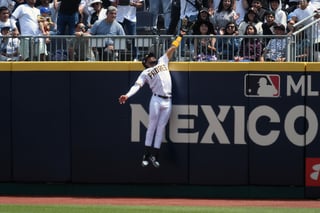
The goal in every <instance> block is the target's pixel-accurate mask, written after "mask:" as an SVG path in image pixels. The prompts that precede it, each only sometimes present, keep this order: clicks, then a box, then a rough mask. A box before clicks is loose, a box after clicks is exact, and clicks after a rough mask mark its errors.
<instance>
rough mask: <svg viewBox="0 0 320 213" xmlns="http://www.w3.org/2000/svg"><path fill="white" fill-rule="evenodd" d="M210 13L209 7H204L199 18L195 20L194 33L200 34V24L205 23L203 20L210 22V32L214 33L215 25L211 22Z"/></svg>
mask: <svg viewBox="0 0 320 213" xmlns="http://www.w3.org/2000/svg"><path fill="white" fill-rule="evenodd" d="M209 17H210V14H209V12H208V9H207V8H205V7H204V8H202V9H201V10H200V12H199V14H198V18H197V20H196V21H195V23H194V25H193V27H192V31H193V34H194V35H199V34H200V31H199V29H200V25H201V24H203V22H204V21H205V22H208V24H209V25H208V27H209V29H208V30H209V32H210V34H213V33H214V27H213V24H212V23H211V22H210V18H209Z"/></svg>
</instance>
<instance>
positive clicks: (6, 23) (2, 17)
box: [0, 7, 18, 36]
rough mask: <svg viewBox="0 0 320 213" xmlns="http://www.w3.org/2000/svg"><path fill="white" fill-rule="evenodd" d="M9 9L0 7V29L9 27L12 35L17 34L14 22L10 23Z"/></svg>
mask: <svg viewBox="0 0 320 213" xmlns="http://www.w3.org/2000/svg"><path fill="white" fill-rule="evenodd" d="M9 17H10V11H9V9H8V8H7V7H0V29H1V28H2V27H10V30H11V31H12V33H11V34H12V35H13V36H17V35H18V34H17V33H18V29H17V27H16V25H15V23H11V21H10V18H9Z"/></svg>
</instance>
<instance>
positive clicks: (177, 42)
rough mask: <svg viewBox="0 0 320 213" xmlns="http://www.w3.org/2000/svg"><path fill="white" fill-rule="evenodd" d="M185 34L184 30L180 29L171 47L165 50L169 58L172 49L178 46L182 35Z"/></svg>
mask: <svg viewBox="0 0 320 213" xmlns="http://www.w3.org/2000/svg"><path fill="white" fill-rule="evenodd" d="M185 34H186V32H184V31H182V30H181V31H180V34H179V35H178V37H177V38H176V39H175V40H174V41H173V42H172V43H171V47H170V48H169V49H168V50H167V52H166V54H167V57H168V58H169V60H170V59H171V58H172V56H173V53H174V51H175V50H176V49H177V48H178V47H179V45H180V42H181V40H182V37H183V36H184V35H185Z"/></svg>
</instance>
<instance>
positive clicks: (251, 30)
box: [234, 24, 263, 61]
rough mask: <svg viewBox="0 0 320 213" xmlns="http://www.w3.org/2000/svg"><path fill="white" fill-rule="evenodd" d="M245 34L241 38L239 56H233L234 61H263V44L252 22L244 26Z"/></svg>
mask: <svg viewBox="0 0 320 213" xmlns="http://www.w3.org/2000/svg"><path fill="white" fill-rule="evenodd" d="M244 35H246V36H250V37H245V38H243V39H242V41H241V44H240V48H239V56H236V57H235V59H234V60H235V61H263V58H262V53H263V44H262V42H261V41H260V39H259V38H257V37H256V35H257V28H256V27H255V26H254V25H253V24H249V25H248V26H247V28H246V32H245V34H244Z"/></svg>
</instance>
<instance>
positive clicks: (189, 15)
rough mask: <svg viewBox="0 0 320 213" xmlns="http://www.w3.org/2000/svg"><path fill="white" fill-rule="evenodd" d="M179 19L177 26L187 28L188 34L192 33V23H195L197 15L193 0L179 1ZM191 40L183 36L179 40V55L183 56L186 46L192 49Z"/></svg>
mask: <svg viewBox="0 0 320 213" xmlns="http://www.w3.org/2000/svg"><path fill="white" fill-rule="evenodd" d="M180 4H181V6H180V21H179V24H178V28H179V29H180V28H184V29H188V34H192V25H193V24H194V23H195V21H196V20H197V17H198V13H199V11H198V8H197V7H196V5H195V0H188V1H187V0H181V2H180ZM192 45H193V44H192V42H191V40H189V39H186V38H185V37H183V38H182V41H181V45H180V47H181V52H180V53H181V57H185V53H186V50H187V48H189V49H190V50H193V48H192Z"/></svg>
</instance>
